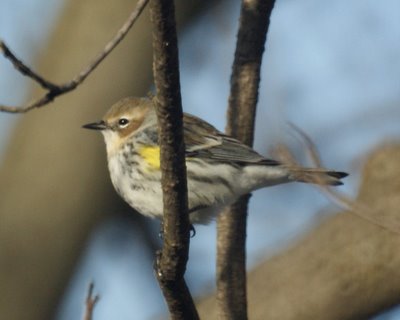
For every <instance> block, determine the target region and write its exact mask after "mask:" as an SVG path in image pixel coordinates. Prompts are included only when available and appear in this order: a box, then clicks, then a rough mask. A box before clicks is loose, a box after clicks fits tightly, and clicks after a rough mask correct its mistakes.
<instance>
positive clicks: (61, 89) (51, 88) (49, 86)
mask: <svg viewBox="0 0 400 320" xmlns="http://www.w3.org/2000/svg"><path fill="white" fill-rule="evenodd" d="M148 1H149V0H139V1H138V3H137V5H136V8H135V9H134V10H133V11H132V13H131V14H130V16H129V17H128V19H127V20H126V21H125V23H124V24H123V25H122V27H121V28H120V29H119V30H118V32H117V33H116V34H115V36H114V37H113V38H112V39H111V40H110V41H109V42H108V43H107V44H106V45H105V47H104V49H103V50H102V51H101V52H100V53H99V54H98V55H97V57H96V58H95V59H93V61H91V62H90V63H89V64H88V65H87V66H86V67H85V68H83V70H82V71H81V72H80V73H79V74H77V75H76V76H75V77H74V78H73V79H72V80H70V81H68V82H66V83H64V84H61V85H57V84H54V83H53V82H50V81H48V80H46V79H44V78H43V77H42V76H40V75H39V74H37V73H36V72H34V71H33V70H32V69H31V68H29V67H28V66H27V65H26V64H25V63H23V62H22V61H21V60H20V59H19V58H17V57H16V56H15V55H14V54H13V53H12V52H11V50H10V49H9V48H8V46H7V45H6V44H5V43H4V42H3V41H1V40H0V50H1V52H2V53H3V55H4V56H5V57H6V58H7V59H9V60H10V61H11V63H12V64H13V65H14V67H15V68H16V69H17V70H18V71H19V72H21V73H22V74H23V75H25V76H27V77H29V78H31V79H33V80H34V81H36V82H37V83H38V84H39V85H40V86H41V87H43V88H44V89H46V90H47V92H46V93H45V94H44V95H43V96H42V97H41V98H39V99H38V100H36V101H34V102H31V103H29V104H27V105H25V106H20V107H15V106H5V105H0V111H3V112H9V113H25V112H28V111H30V110H32V109H35V108H39V107H42V106H44V105H46V104H48V103H50V102H52V101H53V100H54V99H55V98H56V97H58V96H60V95H63V94H65V93H67V92H69V91H72V90H74V89H75V88H76V87H77V86H79V85H80V84H81V83H82V82H83V81H84V80H85V79H86V78H87V77H88V76H89V74H91V73H92V72H93V70H94V69H96V67H97V66H98V65H99V64H100V63H101V62H102V61H103V60H104V59H105V58H106V57H107V56H108V55H109V54H110V53H111V51H112V50H114V48H115V47H116V46H117V45H118V44H119V43H120V42H121V41H122V39H124V37H125V36H126V34H127V33H128V31H129V30H130V29H131V27H132V26H133V25H134V23H135V22H136V21H137V18H138V17H139V16H140V14H141V13H142V11H143V9H144V8H145V6H146V4H147V2H148Z"/></svg>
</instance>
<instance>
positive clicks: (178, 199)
mask: <svg viewBox="0 0 400 320" xmlns="http://www.w3.org/2000/svg"><path fill="white" fill-rule="evenodd" d="M150 17H151V21H152V24H153V50H154V58H153V73H154V82H155V86H156V90H157V94H156V97H155V98H153V101H154V103H155V106H156V110H157V117H158V125H159V141H160V158H161V183H162V189H163V202H164V217H163V225H164V231H163V236H164V243H163V248H162V251H160V252H158V254H157V260H156V265H155V271H156V276H157V280H158V283H159V285H160V288H161V290H162V292H163V294H164V297H165V300H166V302H167V305H168V309H169V312H170V316H171V319H182V320H184V319H194V320H195V319H198V318H199V317H198V314H197V310H196V307H195V305H194V302H193V299H192V297H191V295H190V292H189V289H188V287H187V285H186V283H185V280H184V278H183V276H184V273H185V270H186V263H187V260H188V254H189V239H190V224H189V216H188V209H187V206H188V204H187V203H188V201H187V182H186V166H185V145H184V141H183V112H182V102H181V93H180V83H179V62H178V43H177V35H176V24H175V13H174V1H173V0H151V2H150Z"/></svg>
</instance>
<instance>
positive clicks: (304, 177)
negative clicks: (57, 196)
mask: <svg viewBox="0 0 400 320" xmlns="http://www.w3.org/2000/svg"><path fill="white" fill-rule="evenodd" d="M183 123H184V140H185V145H186V168H187V186H188V200H189V212H190V221H191V223H207V222H208V221H209V220H210V219H211V218H212V217H213V216H214V215H215V214H216V212H217V209H218V208H219V207H222V206H225V205H227V204H230V203H232V202H233V201H235V200H236V199H237V198H238V197H239V196H241V195H244V194H246V193H249V192H251V191H253V190H256V189H259V188H263V187H267V186H272V185H276V184H281V183H286V182H291V181H300V182H308V183H321V184H326V185H341V184H342V182H341V181H340V179H341V178H343V177H346V176H347V174H346V173H344V172H338V171H331V170H325V169H321V168H302V167H298V166H291V165H285V164H282V163H280V162H278V161H275V160H271V159H267V158H264V157H263V156H261V155H259V154H258V153H257V152H256V151H254V150H253V149H251V148H250V147H248V146H246V145H244V144H243V143H241V142H239V141H238V140H236V139H234V138H232V137H229V136H227V135H225V134H224V133H222V132H220V131H218V130H217V129H215V128H214V127H213V126H212V125H210V124H208V123H207V122H205V121H204V120H201V119H199V118H197V117H195V116H192V115H189V114H184V118H183ZM83 127H84V128H87V129H95V130H102V133H103V135H104V139H105V142H106V148H107V158H108V168H109V170H110V175H111V180H112V183H113V185H114V187H115V189H116V190H117V192H118V193H119V195H120V196H121V197H122V198H123V199H124V200H125V201H126V202H127V203H128V204H129V205H130V206H131V207H133V208H134V209H136V210H137V211H139V212H140V213H142V214H143V215H146V216H150V217H153V218H154V217H157V218H161V219H162V216H163V202H162V190H161V171H160V147H159V143H158V129H157V116H156V112H155V109H154V106H153V102H152V100H151V99H149V98H133V97H129V98H125V99H122V100H120V101H118V102H117V103H116V104H114V105H113V106H112V107H111V109H110V110H109V111H108V112H107V113H106V115H105V116H104V118H103V120H102V121H99V122H95V123H90V124H86V125H84V126H83Z"/></svg>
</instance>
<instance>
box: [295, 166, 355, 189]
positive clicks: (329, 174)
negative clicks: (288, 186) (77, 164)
mask: <svg viewBox="0 0 400 320" xmlns="http://www.w3.org/2000/svg"><path fill="white" fill-rule="evenodd" d="M288 169H289V179H290V180H292V181H298V182H305V183H315V184H320V185H330V186H340V185H342V184H343V182H342V181H340V180H341V179H342V178H344V177H347V176H348V174H347V173H346V172H341V171H333V170H326V169H321V168H301V167H288Z"/></svg>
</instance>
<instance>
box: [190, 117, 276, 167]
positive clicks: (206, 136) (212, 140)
mask: <svg viewBox="0 0 400 320" xmlns="http://www.w3.org/2000/svg"><path fill="white" fill-rule="evenodd" d="M183 121H184V137H185V145H186V156H187V157H195V158H208V159H212V160H215V161H217V162H229V163H233V164H238V165H246V164H268V165H279V164H280V162H278V161H275V160H271V159H266V158H264V157H263V156H261V155H260V154H258V153H257V152H256V151H254V150H253V149H251V148H250V147H248V146H246V145H245V144H243V143H241V142H240V141H238V140H236V139H234V138H232V137H229V136H227V135H225V134H223V133H222V132H220V131H218V130H217V129H216V128H214V127H213V126H212V125H210V124H209V123H207V122H205V121H204V120H201V119H199V118H197V117H195V116H192V115H189V114H184V117H183Z"/></svg>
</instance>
